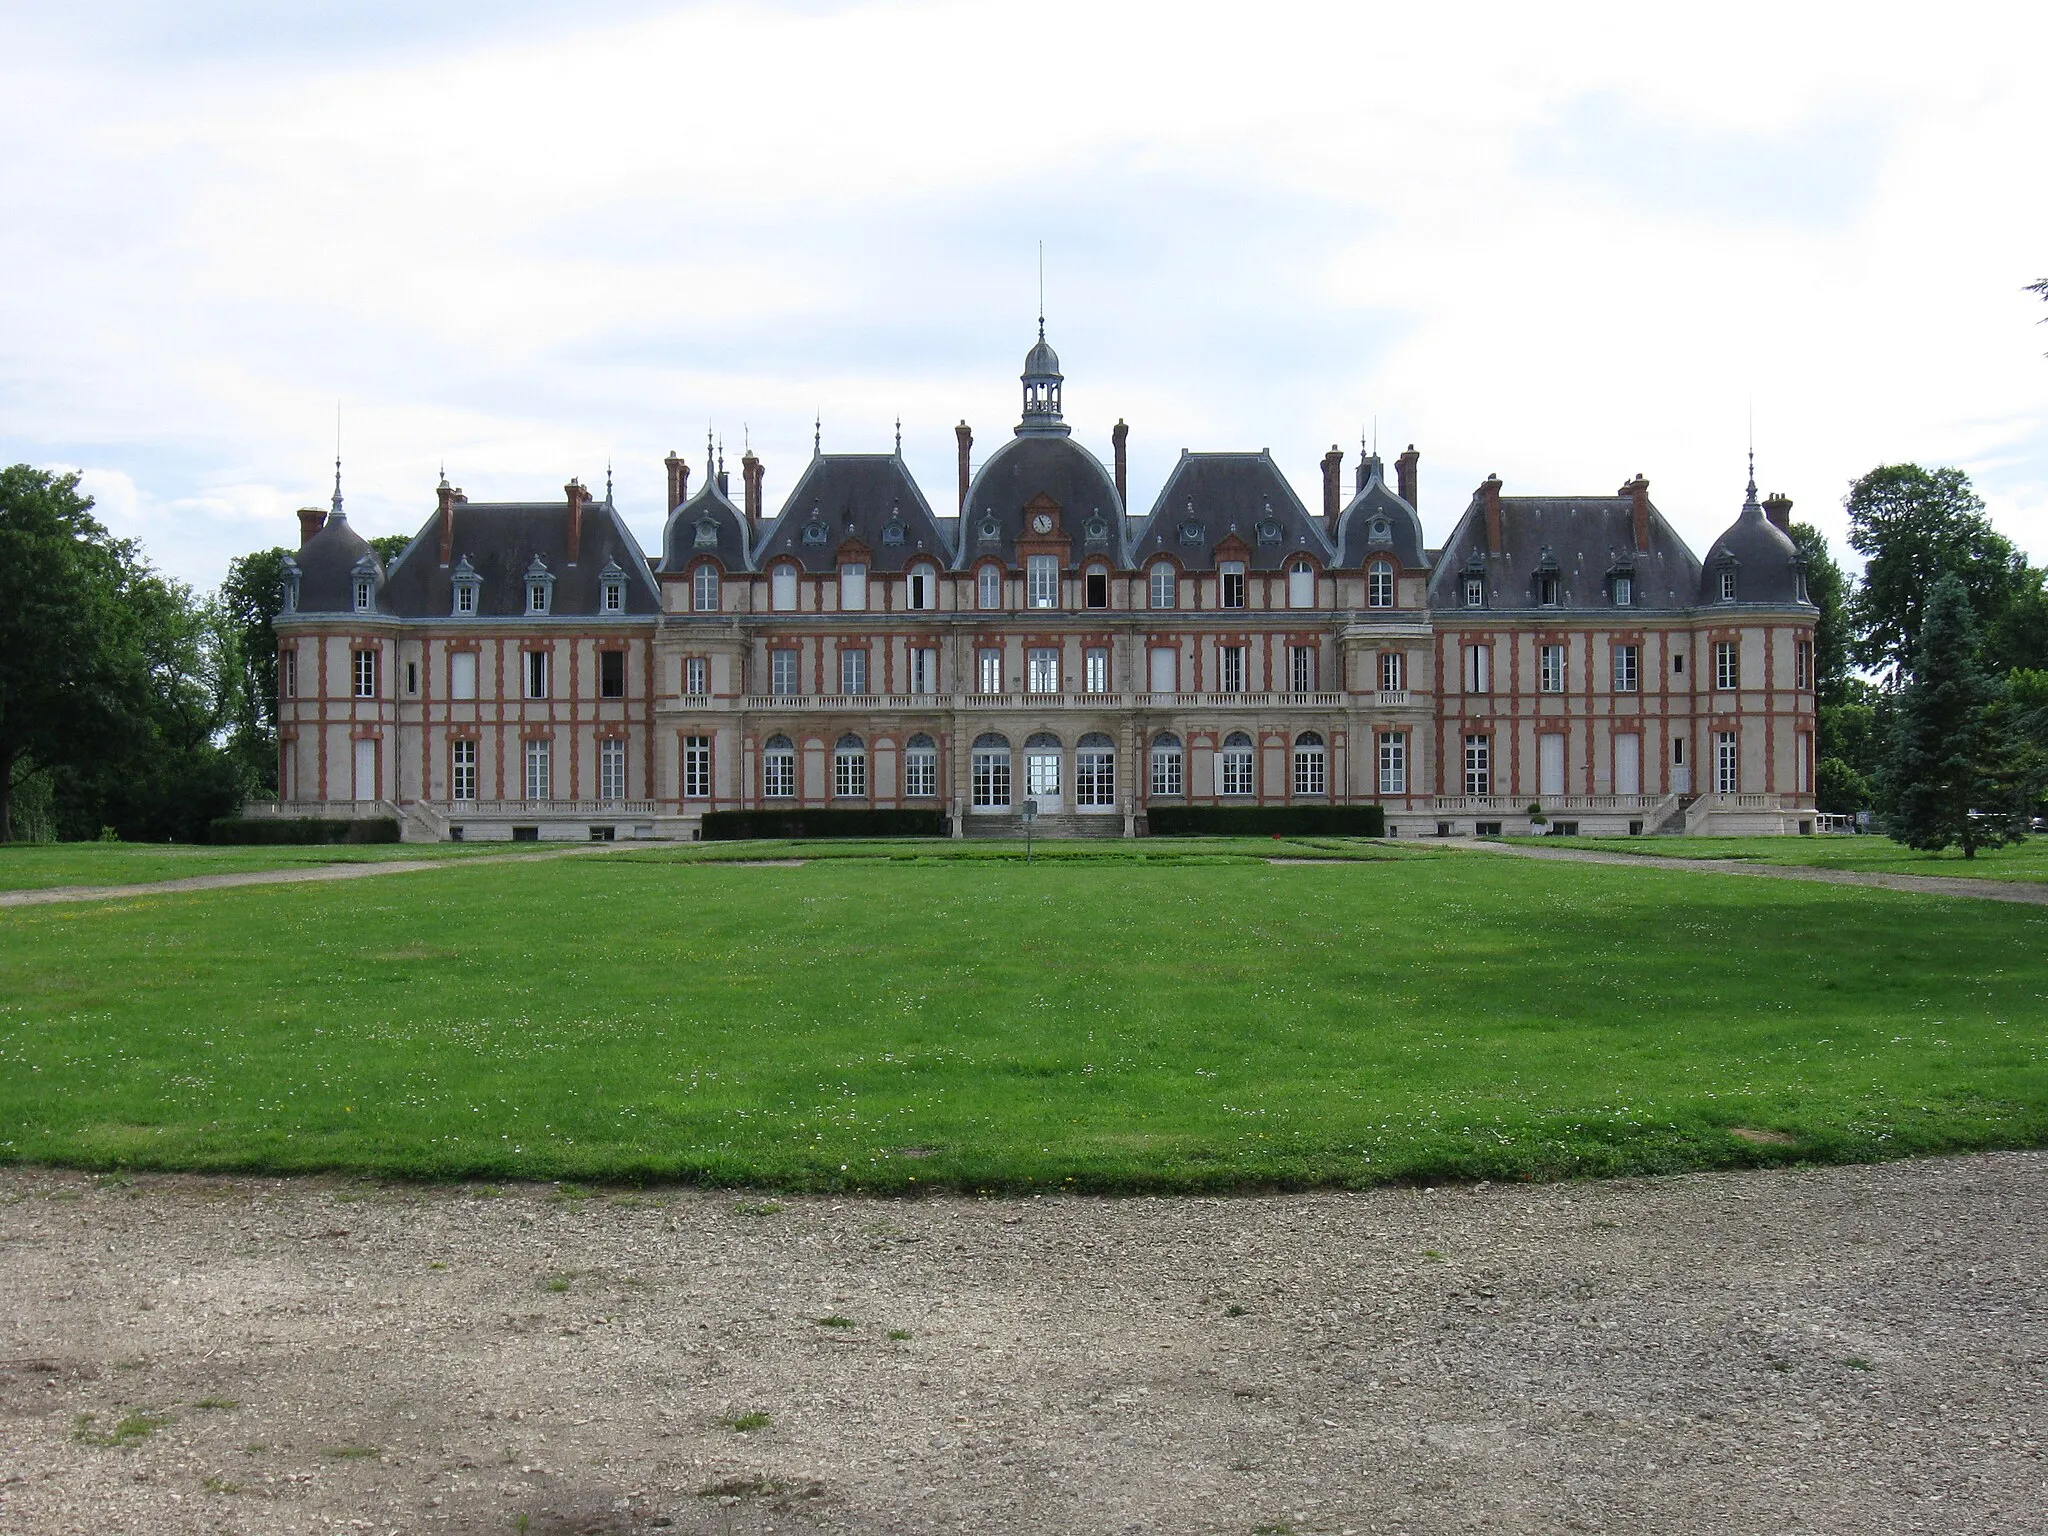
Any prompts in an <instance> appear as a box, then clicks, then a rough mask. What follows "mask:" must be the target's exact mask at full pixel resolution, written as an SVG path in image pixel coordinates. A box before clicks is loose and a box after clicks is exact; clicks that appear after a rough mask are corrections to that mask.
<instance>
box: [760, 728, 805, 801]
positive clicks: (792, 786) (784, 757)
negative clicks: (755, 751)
mask: <svg viewBox="0 0 2048 1536" xmlns="http://www.w3.org/2000/svg"><path fill="white" fill-rule="evenodd" d="M761 794H762V797H763V798H764V799H768V800H787V799H790V798H791V797H792V796H794V795H795V794H796V748H795V746H793V745H792V744H791V742H790V739H789V738H788V737H787V736H770V737H769V738H768V745H767V746H765V747H763V748H762V749H761Z"/></svg>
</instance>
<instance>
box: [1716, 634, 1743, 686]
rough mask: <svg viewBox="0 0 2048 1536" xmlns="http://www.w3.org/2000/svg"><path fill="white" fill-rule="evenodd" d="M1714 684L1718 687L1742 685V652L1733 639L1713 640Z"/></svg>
mask: <svg viewBox="0 0 2048 1536" xmlns="http://www.w3.org/2000/svg"><path fill="white" fill-rule="evenodd" d="M1714 686H1715V687H1716V688H1720V689H1729V688H1740V687H1741V686H1742V652H1741V651H1740V649H1738V647H1737V645H1736V642H1735V641H1733V640H1716V641H1715V642H1714Z"/></svg>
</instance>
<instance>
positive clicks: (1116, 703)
mask: <svg viewBox="0 0 2048 1536" xmlns="http://www.w3.org/2000/svg"><path fill="white" fill-rule="evenodd" d="M1379 698H1380V702H1381V703H1383V704H1406V703H1407V702H1408V695H1407V693H1405V692H1401V693H1391V694H1388V693H1383V694H1381V695H1380V696H1379ZM1348 699H1349V696H1348V695H1346V694H1342V693H774V694H768V693H750V694H746V695H744V696H743V697H741V698H739V699H737V700H735V699H730V698H722V699H686V700H685V701H684V702H685V704H686V705H687V706H689V707H691V708H697V709H733V708H739V709H742V710H746V711H748V712H749V713H753V712H766V713H785V712H789V713H793V712H798V711H805V712H817V711H821V710H822V711H825V712H827V713H831V714H843V713H845V712H846V711H848V710H873V709H881V710H913V711H914V710H951V709H969V710H1032V711H1044V710H1054V709H1081V710H1102V709H1275V708H1278V709H1342V708H1343V707H1344V706H1345V704H1346V703H1347V702H1348Z"/></svg>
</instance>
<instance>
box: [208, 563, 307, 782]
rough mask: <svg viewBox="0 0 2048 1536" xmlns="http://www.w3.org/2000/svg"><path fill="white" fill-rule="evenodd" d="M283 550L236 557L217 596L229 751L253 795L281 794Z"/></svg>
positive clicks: (215, 603)
mask: <svg viewBox="0 0 2048 1536" xmlns="http://www.w3.org/2000/svg"><path fill="white" fill-rule="evenodd" d="M289 554H291V551H290V550H288V549H285V548H284V547H282V546H278V547H276V548H272V549H259V550H257V551H255V552H254V553H253V554H247V555H238V556H236V557H235V559H233V560H232V561H230V562H229V563H228V574H227V579H226V580H225V581H223V582H222V583H221V584H220V590H219V591H218V592H217V593H216V594H215V595H214V604H213V606H214V621H215V623H216V625H217V626H218V628H219V631H220V638H219V641H218V644H219V646H220V650H221V660H222V666H223V672H224V674H225V676H226V677H227V678H228V679H229V682H230V692H229V697H228V700H227V710H226V713H227V729H228V751H229V753H230V754H231V755H232V756H233V757H234V759H235V762H236V764H237V765H238V766H239V767H240V768H241V771H242V773H243V776H244V778H245V779H246V781H247V783H248V786H249V792H250V793H251V794H275V793H276V791H277V632H276V631H275V630H274V629H272V627H271V624H272V622H273V621H274V620H275V619H276V618H277V614H278V609H279V608H280V607H282V606H283V602H284V595H283V593H284V562H285V557H286V556H288V555H289Z"/></svg>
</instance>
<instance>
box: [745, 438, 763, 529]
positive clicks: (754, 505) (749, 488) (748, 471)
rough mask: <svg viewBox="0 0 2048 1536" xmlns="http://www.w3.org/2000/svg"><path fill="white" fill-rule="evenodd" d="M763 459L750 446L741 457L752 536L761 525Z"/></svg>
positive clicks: (748, 526) (748, 527)
mask: <svg viewBox="0 0 2048 1536" xmlns="http://www.w3.org/2000/svg"><path fill="white" fill-rule="evenodd" d="M764 472H765V471H764V469H763V466H762V464H761V461H760V460H759V459H758V458H756V457H755V456H754V450H753V449H752V448H749V449H748V450H747V451H746V453H745V454H744V455H743V456H742V457H741V459H740V485H741V487H742V489H743V491H744V493H745V495H746V508H747V535H748V537H749V538H751V537H752V536H753V535H754V534H755V533H756V532H758V531H759V530H760V527H761V476H762V474H763V473H764Z"/></svg>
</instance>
